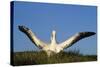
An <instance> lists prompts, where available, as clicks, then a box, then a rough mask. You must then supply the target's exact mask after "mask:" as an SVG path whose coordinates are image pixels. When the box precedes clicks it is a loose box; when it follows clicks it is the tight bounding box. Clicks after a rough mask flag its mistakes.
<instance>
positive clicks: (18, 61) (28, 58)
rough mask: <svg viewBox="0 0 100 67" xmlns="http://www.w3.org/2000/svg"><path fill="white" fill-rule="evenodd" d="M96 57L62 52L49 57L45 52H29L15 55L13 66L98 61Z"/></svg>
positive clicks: (73, 52)
mask: <svg viewBox="0 0 100 67" xmlns="http://www.w3.org/2000/svg"><path fill="white" fill-rule="evenodd" d="M96 60H97V56H96V55H82V54H80V53H79V51H68V52H60V53H59V54H56V55H53V56H51V57H47V55H46V53H45V52H43V51H40V52H38V51H27V52H15V53H13V57H12V62H11V64H12V65H14V66H19V65H37V64H55V63H69V62H84V61H96Z"/></svg>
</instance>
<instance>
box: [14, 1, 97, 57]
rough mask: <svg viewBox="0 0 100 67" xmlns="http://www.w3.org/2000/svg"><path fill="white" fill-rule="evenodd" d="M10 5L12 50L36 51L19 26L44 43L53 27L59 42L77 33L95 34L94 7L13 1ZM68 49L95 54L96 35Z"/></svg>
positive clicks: (95, 13)
mask: <svg viewBox="0 0 100 67" xmlns="http://www.w3.org/2000/svg"><path fill="white" fill-rule="evenodd" d="M13 7H14V11H13V12H14V13H13V19H14V21H13V25H14V29H13V34H14V36H13V37H14V40H13V41H14V43H13V48H14V52H20V51H34V50H35V51H36V50H37V51H38V50H39V49H38V48H37V47H36V46H35V45H34V44H33V43H32V42H31V41H30V40H29V38H28V37H27V36H26V35H25V34H24V33H22V32H21V31H19V29H18V25H24V26H26V27H28V28H30V29H31V30H32V31H33V32H34V33H35V34H36V36H37V37H38V38H39V39H41V40H42V41H45V42H50V37H51V32H52V30H56V33H57V36H56V37H57V38H56V39H57V42H59V43H61V42H63V41H65V40H66V39H68V38H69V37H71V36H73V35H74V34H75V33H77V32H84V31H92V32H96V33H97V7H96V6H86V5H72V4H51V3H38V2H21V1H20V2H19V1H15V2H14V6H13ZM68 50H79V51H80V53H82V54H88V55H91V54H94V55H95V54H97V34H96V35H94V36H91V37H89V38H85V39H82V40H80V41H79V42H77V43H75V44H74V45H73V46H71V47H69V48H67V49H65V51H68Z"/></svg>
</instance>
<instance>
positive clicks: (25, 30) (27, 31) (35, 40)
mask: <svg viewBox="0 0 100 67" xmlns="http://www.w3.org/2000/svg"><path fill="white" fill-rule="evenodd" d="M18 28H19V30H20V31H22V32H23V33H25V34H26V35H27V36H28V37H29V39H30V40H31V41H32V42H33V43H34V44H35V45H36V46H37V47H39V48H43V47H45V46H46V43H44V42H43V41H41V40H40V39H38V38H37V37H36V36H35V34H34V33H33V32H32V31H31V30H30V29H29V28H27V27H25V26H18Z"/></svg>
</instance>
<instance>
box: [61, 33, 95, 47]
mask: <svg viewBox="0 0 100 67" xmlns="http://www.w3.org/2000/svg"><path fill="white" fill-rule="evenodd" d="M94 34H95V32H79V33H77V34H75V35H74V36H72V37H70V38H69V39H68V40H66V41H64V42H62V43H61V44H59V46H60V47H62V48H68V47H70V46H72V45H73V44H74V43H76V42H78V41H79V40H81V39H83V38H86V37H89V36H92V35H94Z"/></svg>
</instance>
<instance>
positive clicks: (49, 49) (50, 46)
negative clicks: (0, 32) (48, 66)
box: [18, 26, 95, 56]
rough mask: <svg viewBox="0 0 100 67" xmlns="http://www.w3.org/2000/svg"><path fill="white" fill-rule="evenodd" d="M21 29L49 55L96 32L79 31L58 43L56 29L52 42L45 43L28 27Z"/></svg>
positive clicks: (20, 28)
mask: <svg viewBox="0 0 100 67" xmlns="http://www.w3.org/2000/svg"><path fill="white" fill-rule="evenodd" d="M18 27H19V30H20V31H22V32H23V33H25V34H26V35H27V36H28V38H29V39H30V40H31V41H32V42H33V43H34V44H35V45H36V46H37V47H38V48H40V49H42V50H43V51H45V52H46V53H47V55H48V56H51V55H52V54H57V53H59V52H61V51H62V50H64V49H65V48H68V47H70V46H72V45H73V44H74V43H76V42H77V41H79V40H81V39H83V38H86V37H89V36H92V35H94V34H95V32H79V33H76V34H75V35H74V36H72V37H70V38H69V39H67V40H66V41H64V42H62V43H57V41H56V31H54V30H53V31H52V36H51V41H50V43H45V42H43V41H41V40H40V39H38V38H37V37H36V35H35V34H34V33H33V32H32V31H31V30H30V29H29V28H27V27H25V26H18Z"/></svg>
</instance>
